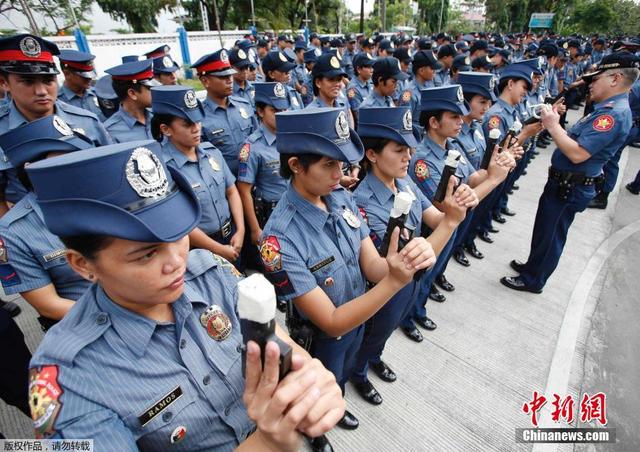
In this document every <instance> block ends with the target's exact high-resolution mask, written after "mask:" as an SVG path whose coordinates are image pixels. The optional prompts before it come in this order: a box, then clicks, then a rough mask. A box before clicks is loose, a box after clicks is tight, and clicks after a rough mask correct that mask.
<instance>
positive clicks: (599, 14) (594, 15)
mask: <svg viewBox="0 0 640 452" xmlns="http://www.w3.org/2000/svg"><path fill="white" fill-rule="evenodd" d="M573 18H574V21H575V22H576V24H577V25H578V29H579V30H580V31H582V32H583V33H608V32H610V31H611V26H612V25H613V23H614V21H615V12H614V10H613V8H612V7H611V5H610V4H608V3H600V2H595V1H587V2H584V3H580V4H578V5H577V6H576V8H575V10H574V12H573Z"/></svg>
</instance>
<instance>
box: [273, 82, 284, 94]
mask: <svg viewBox="0 0 640 452" xmlns="http://www.w3.org/2000/svg"><path fill="white" fill-rule="evenodd" d="M273 94H275V96H276V97H285V96H286V93H285V91H284V85H283V84H282V83H276V85H275V86H274V87H273Z"/></svg>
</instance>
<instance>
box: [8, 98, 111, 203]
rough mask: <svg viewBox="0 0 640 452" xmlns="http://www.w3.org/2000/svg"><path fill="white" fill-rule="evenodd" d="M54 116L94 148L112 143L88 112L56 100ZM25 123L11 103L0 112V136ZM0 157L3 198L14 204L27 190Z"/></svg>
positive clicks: (93, 116)
mask: <svg viewBox="0 0 640 452" xmlns="http://www.w3.org/2000/svg"><path fill="white" fill-rule="evenodd" d="M55 114H56V115H58V116H60V117H61V118H62V119H63V120H64V121H65V122H66V123H67V124H68V125H69V127H71V128H72V129H73V130H75V131H77V132H80V133H82V134H83V135H85V136H87V137H88V138H89V139H91V141H93V143H94V144H95V145H96V146H106V145H107V144H112V143H113V140H112V139H111V137H110V136H109V134H108V133H107V131H106V129H105V128H104V126H103V125H102V123H101V122H100V121H99V120H98V117H97V116H96V115H94V114H93V113H91V112H90V111H87V110H84V109H82V108H78V107H74V106H73V105H69V104H65V103H64V102H62V101H59V100H56V102H55ZM27 122H29V121H27V120H26V119H25V117H24V116H22V113H20V111H19V110H18V108H17V107H16V104H15V103H13V102H11V104H10V105H9V107H8V108H6V109H3V110H1V111H0V134H2V133H5V132H8V131H9V130H12V129H15V128H16V127H18V126H21V125H22V124H26V123H27ZM0 157H1V158H0V171H2V172H4V171H5V170H6V179H7V187H6V190H5V197H6V200H7V201H9V202H12V203H14V204H15V203H17V202H18V201H20V199H22V197H23V196H25V195H26V194H27V190H26V189H25V188H24V187H23V186H22V183H21V182H20V181H19V180H18V176H17V174H16V172H15V170H13V168H12V167H11V163H9V160H7V158H6V157H5V155H4V153H2V154H1V155H0Z"/></svg>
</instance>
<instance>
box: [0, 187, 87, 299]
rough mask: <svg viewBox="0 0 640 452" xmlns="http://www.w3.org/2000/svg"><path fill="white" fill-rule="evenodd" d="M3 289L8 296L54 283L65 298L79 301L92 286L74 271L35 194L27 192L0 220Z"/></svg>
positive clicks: (0, 272) (59, 293)
mask: <svg viewBox="0 0 640 452" xmlns="http://www.w3.org/2000/svg"><path fill="white" fill-rule="evenodd" d="M0 241H2V242H3V245H2V248H4V253H3V256H4V257H5V260H6V262H4V263H2V262H0V275H2V279H0V281H1V282H2V288H3V289H4V292H5V293H6V294H8V295H12V294H16V293H21V292H27V291H29V290H34V289H40V288H42V287H45V286H47V285H49V284H53V285H54V286H55V288H56V292H57V293H58V295H60V296H61V297H62V298H68V299H69V300H77V299H78V298H80V297H81V296H82V294H83V293H85V292H86V290H87V288H88V287H89V286H90V285H91V283H90V282H89V281H87V280H86V279H84V278H82V277H81V276H80V275H79V274H77V273H76V272H74V271H73V270H72V269H71V267H70V266H69V264H68V263H67V258H66V257H65V251H66V248H65V246H64V245H63V244H62V242H61V241H60V239H59V238H58V237H57V236H55V235H53V234H52V233H51V232H49V230H48V229H47V226H46V225H45V223H44V218H43V216H42V211H41V210H40V207H39V206H38V203H37V202H36V195H35V194H34V193H33V192H30V193H28V194H27V195H26V196H25V197H24V198H22V199H21V200H20V202H18V204H16V205H15V206H13V208H12V209H11V210H10V211H9V212H8V213H7V214H6V215H5V216H4V217H2V219H1V220H0Z"/></svg>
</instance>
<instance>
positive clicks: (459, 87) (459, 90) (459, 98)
mask: <svg viewBox="0 0 640 452" xmlns="http://www.w3.org/2000/svg"><path fill="white" fill-rule="evenodd" d="M458 102H460V103H464V93H463V92H462V86H458Z"/></svg>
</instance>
